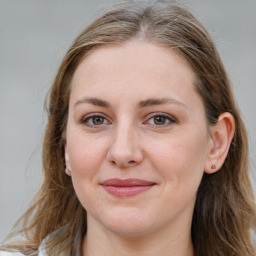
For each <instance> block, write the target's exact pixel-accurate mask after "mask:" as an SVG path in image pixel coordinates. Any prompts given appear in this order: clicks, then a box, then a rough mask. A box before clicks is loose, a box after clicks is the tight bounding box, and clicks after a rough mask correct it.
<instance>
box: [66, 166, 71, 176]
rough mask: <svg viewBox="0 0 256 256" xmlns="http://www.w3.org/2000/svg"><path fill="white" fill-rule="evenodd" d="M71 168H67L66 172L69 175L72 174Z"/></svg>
mask: <svg viewBox="0 0 256 256" xmlns="http://www.w3.org/2000/svg"><path fill="white" fill-rule="evenodd" d="M71 172H72V171H71V169H69V168H67V167H66V169H65V173H66V174H67V175H68V176H71Z"/></svg>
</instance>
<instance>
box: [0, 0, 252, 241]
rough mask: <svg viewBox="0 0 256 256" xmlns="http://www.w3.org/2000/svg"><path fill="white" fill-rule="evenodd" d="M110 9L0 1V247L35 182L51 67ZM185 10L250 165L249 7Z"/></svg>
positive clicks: (222, 4) (196, 0)
mask: <svg viewBox="0 0 256 256" xmlns="http://www.w3.org/2000/svg"><path fill="white" fill-rule="evenodd" d="M113 2H114V1H110V0H109V1H100V0H90V1H87V0H83V1H82V0H72V1H71V0H70V1H68V0H51V1H50V0H48V1H47V0H36V1H35V0H0V88H1V90H0V173H1V179H0V207H1V208H0V241H2V240H3V239H4V237H5V236H6V235H7V233H8V232H9V231H10V229H11V227H12V225H13V224H14V222H15V221H16V220H17V218H18V217H19V216H20V215H21V213H22V212H23V211H24V210H25V209H26V207H27V206H28V204H29V201H30V200H31V199H32V197H33V195H34V194H35V193H36V191H37V190H38V188H39V186H40V184H41V182H42V175H41V170H42V167H41V145H42V138H43V131H44V126H45V123H46V113H45V111H44V108H43V104H44V98H45V94H46V92H47V90H48V88H49V87H50V84H51V82H52V80H53V78H54V75H55V74H56V70H57V68H58V65H59V64H60V61H61V59H62V57H63V56H64V54H65V52H66V50H67V49H68V47H69V45H70V44H71V42H72V40H73V39H74V37H75V36H76V35H77V34H78V33H79V32H80V31H81V30H82V29H83V28H84V27H85V26H86V24H88V23H89V22H90V21H91V20H92V19H93V17H94V16H95V15H98V14H99V13H100V11H101V10H102V9H104V8H105V7H104V6H107V5H108V4H110V3H113ZM183 2H184V1H183ZM185 2H186V3H188V5H189V6H191V8H192V10H193V11H194V13H195V14H196V15H197V16H198V18H199V19H200V20H201V21H202V22H203V24H204V25H205V26H206V27H207V28H208V29H209V30H210V32H211V33H212V36H213V37H214V39H215V42H216V44H217V46H218V48H219V50H220V53H221V56H222V58H223V61H224V64H225V66H226V68H227V70H228V72H229V74H230V77H231V79H232V81H233V84H234V90H235V94H236V97H237V101H238V104H239V105H240V108H241V110H242V113H243V115H244V119H245V123H246V126H247V127H248V131H249V135H250V145H251V160H252V162H253V161H254V162H255V159H256V135H255V130H256V114H255V111H256V101H255V96H256V86H255V81H256V16H255V12H256V1H255V0H245V1H241V0H225V1H223V0H215V1H210V0H208V1H207V0H193V1H188V0H187V1H185ZM63 171H64V170H63ZM254 172H255V170H254Z"/></svg>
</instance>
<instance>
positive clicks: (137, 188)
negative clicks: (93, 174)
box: [101, 178, 156, 198]
mask: <svg viewBox="0 0 256 256" xmlns="http://www.w3.org/2000/svg"><path fill="white" fill-rule="evenodd" d="M154 185H156V183H155V182H151V181H147V180H140V179H124V180H123V179H116V178H115V179H109V180H106V181H104V182H102V183H101V186H102V187H103V188H104V189H105V190H106V191H107V192H108V193H109V194H111V195H113V196H116V197H120V198H125V197H132V196H136V195H138V194H140V193H143V192H146V191H148V190H150V189H151V188H152V187H153V186H154Z"/></svg>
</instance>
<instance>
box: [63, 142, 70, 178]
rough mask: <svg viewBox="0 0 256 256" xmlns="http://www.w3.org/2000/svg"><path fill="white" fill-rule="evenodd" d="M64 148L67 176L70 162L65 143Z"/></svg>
mask: <svg viewBox="0 0 256 256" xmlns="http://www.w3.org/2000/svg"><path fill="white" fill-rule="evenodd" d="M64 150H65V164H66V168H65V173H66V174H67V175H68V176H71V169H70V163H69V155H68V152H67V144H65V147H64Z"/></svg>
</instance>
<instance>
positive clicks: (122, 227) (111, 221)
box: [100, 209, 157, 237]
mask: <svg viewBox="0 0 256 256" xmlns="http://www.w3.org/2000/svg"><path fill="white" fill-rule="evenodd" d="M156 219H157V218H156ZM100 222H101V223H102V224H103V225H104V226H105V228H107V229H108V230H109V231H111V232H113V233H116V234H118V235H120V236H126V237H136V236H140V235H144V234H147V233H148V232H150V230H151V228H152V226H153V224H155V221H154V220H152V219H151V218H149V216H148V215H145V214H141V213H140V212H138V210H136V209H128V210H127V209H123V210H120V209H119V211H116V212H115V213H112V214H111V215H108V216H107V215H105V216H104V219H101V220H100Z"/></svg>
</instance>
